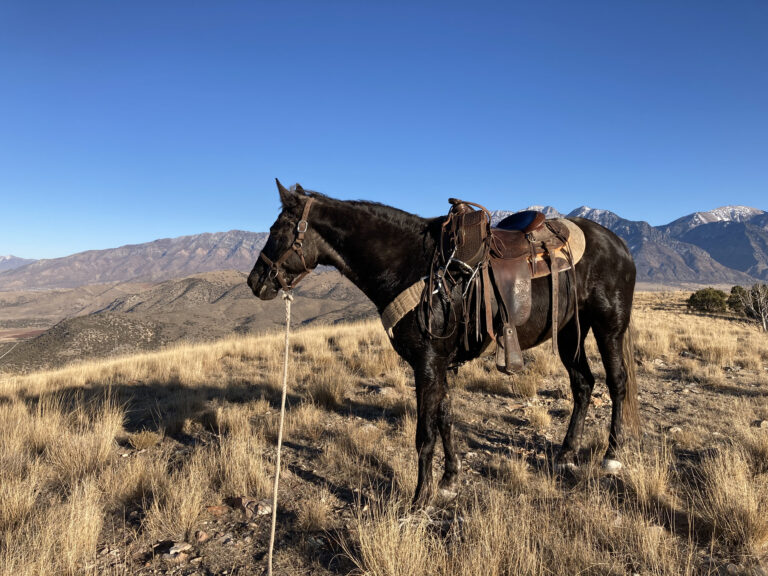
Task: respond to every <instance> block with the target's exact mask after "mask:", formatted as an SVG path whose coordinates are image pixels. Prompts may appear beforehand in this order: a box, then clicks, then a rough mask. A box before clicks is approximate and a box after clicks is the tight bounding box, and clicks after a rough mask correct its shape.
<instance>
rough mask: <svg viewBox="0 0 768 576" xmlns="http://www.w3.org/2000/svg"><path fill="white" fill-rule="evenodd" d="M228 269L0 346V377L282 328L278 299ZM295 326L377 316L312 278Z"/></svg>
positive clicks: (349, 291)
mask: <svg viewBox="0 0 768 576" xmlns="http://www.w3.org/2000/svg"><path fill="white" fill-rule="evenodd" d="M245 280H246V274H245V273H244V272H238V271H234V270H227V271H219V272H208V273H205V274H199V275H196V276H192V277H188V278H181V279H176V280H169V281H166V282H162V283H160V284H158V285H156V286H154V287H151V288H144V287H140V288H139V287H137V291H136V292H135V293H131V294H123V295H120V296H119V297H117V298H115V299H114V300H112V301H111V302H109V303H108V304H106V305H103V304H102V307H101V308H100V309H97V310H93V309H92V308H91V309H90V310H91V312H90V313H84V314H81V315H80V316H78V317H74V318H67V319H65V320H62V321H61V322H59V323H58V324H56V325H55V326H53V327H52V328H51V329H49V330H47V331H46V332H44V333H43V334H41V335H39V336H37V337H36V338H32V339H28V340H26V341H23V342H20V343H18V344H17V345H16V346H15V347H14V348H13V350H10V345H7V346H4V347H0V354H4V353H5V352H6V351H9V350H10V351H9V353H8V355H7V356H6V357H5V358H3V359H2V361H0V371H2V370H31V369H36V368H41V367H53V366H59V365H61V364H64V363H66V362H68V361H71V360H73V359H84V358H103V357H107V356H113V355H119V354H125V353H127V352H138V351H142V350H149V349H157V348H162V347H163V346H165V345H167V344H171V343H175V342H179V341H182V340H183V341H211V340H215V339H217V338H223V337H226V336H228V335H231V334H232V333H233V332H234V333H239V334H250V333H260V332H266V331H268V330H270V329H277V328H280V327H282V326H283V323H284V320H285V309H284V307H283V303H282V300H280V299H276V300H271V301H268V302H264V301H262V300H259V299H258V298H256V297H255V296H254V295H253V293H252V292H251V289H250V288H248V286H247V285H246V283H245ZM295 297H296V301H295V302H294V305H293V308H292V324H293V325H294V326H300V325H308V324H334V323H337V322H341V321H345V322H347V321H354V320H361V319H365V318H369V317H376V310H375V308H374V307H373V304H371V303H370V301H369V300H368V299H367V298H366V297H365V295H363V293H362V292H360V291H359V290H358V289H357V288H356V287H355V286H354V285H353V284H352V283H350V282H349V281H348V280H346V279H345V278H343V277H342V276H341V274H339V273H338V272H336V271H323V272H316V273H315V274H312V275H310V276H308V277H307V278H306V279H304V280H303V281H302V282H301V284H299V286H297V288H296V290H295Z"/></svg>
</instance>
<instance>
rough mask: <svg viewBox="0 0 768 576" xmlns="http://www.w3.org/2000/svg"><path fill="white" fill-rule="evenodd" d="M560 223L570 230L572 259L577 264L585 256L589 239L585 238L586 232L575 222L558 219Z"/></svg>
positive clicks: (569, 239)
mask: <svg viewBox="0 0 768 576" xmlns="http://www.w3.org/2000/svg"><path fill="white" fill-rule="evenodd" d="M557 220H558V222H562V223H563V224H565V225H566V226H568V230H569V231H570V233H571V235H570V236H569V237H568V247H569V248H570V249H571V257H572V258H573V263H574V264H576V262H578V261H579V260H581V257H582V256H584V250H585V249H586V247H587V239H586V238H585V237H584V232H582V230H581V228H579V227H578V226H577V225H576V223H575V222H571V221H570V220H566V219H565V218H558V219H557Z"/></svg>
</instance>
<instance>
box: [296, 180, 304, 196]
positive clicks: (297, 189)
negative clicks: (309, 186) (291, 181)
mask: <svg viewBox="0 0 768 576" xmlns="http://www.w3.org/2000/svg"><path fill="white" fill-rule="evenodd" d="M294 188H295V189H296V192H298V193H299V194H306V192H304V188H302V187H301V184H299V183H298V182H296V186H295V187H294Z"/></svg>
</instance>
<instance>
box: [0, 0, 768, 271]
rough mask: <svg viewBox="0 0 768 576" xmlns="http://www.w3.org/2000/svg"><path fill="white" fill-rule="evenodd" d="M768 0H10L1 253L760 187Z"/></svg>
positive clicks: (748, 201) (643, 210) (4, 37)
mask: <svg viewBox="0 0 768 576" xmlns="http://www.w3.org/2000/svg"><path fill="white" fill-rule="evenodd" d="M767 30H768V2H765V1H764V0H755V1H748V0H739V1H736V2H723V1H720V0H717V1H712V2H707V1H701V0H696V1H693V0H690V1H685V2H682V1H680V2H677V1H670V0H665V1H636V2H629V1H621V2H617V1H615V0H605V1H590V0H585V1H583V0H579V1H573V0H564V1H560V2H555V1H542V2H498V3H497V2H461V3H453V2H446V1H437V2H425V1H418V0H416V1H408V2H406V1H388V2H362V1H328V2H321V1H318V0H313V1H307V2H299V1H278V0H271V1H265V2H258V1H253V0H249V1H231V0H230V1H226V2H213V1H194V0H184V1H178V2H174V1H166V0H163V1H156V0H153V1H143V0H131V1H107V0H100V1H87V0H73V1H67V2H62V1H60V0H51V1H48V2H43V1H35V0H3V1H2V2H0V254H15V255H17V256H23V257H29V258H43V257H45V258H50V257H56V256H63V255H66V254H70V253H73V252H77V251H81V250H86V249H96V248H108V247H114V246H119V245H122V244H127V243H138V242H145V241H150V240H153V239H156V238H162V237H169V236H179V235H183V234H195V233H199V232H215V231H224V230H229V229H233V228H239V229H246V230H254V231H264V230H267V228H268V226H269V225H270V223H271V222H272V221H273V220H274V218H275V216H276V215H277V212H278V200H277V194H276V191H275V188H274V183H273V178H275V177H279V178H280V179H281V180H282V181H283V183H285V184H292V183H294V182H300V183H301V184H302V185H303V186H305V187H306V188H312V189H316V190H320V191H322V192H325V193H327V194H330V195H333V196H337V197H340V198H362V199H370V200H376V201H379V202H384V203H388V204H392V205H395V206H398V207H400V208H403V209H406V210H409V211H412V212H417V213H419V214H422V215H425V216H428V215H429V216H431V215H437V214H441V213H444V212H445V211H446V210H447V207H448V205H447V202H446V199H447V198H448V197H449V196H458V197H462V198H466V199H470V200H474V201H477V202H481V203H482V204H485V205H486V206H488V207H489V208H491V209H501V208H504V209H517V208H522V207H525V206H527V205H529V204H551V205H553V206H555V207H556V208H558V209H559V210H561V211H570V210H572V209H573V208H575V207H577V206H579V205H582V204H586V205H589V206H592V207H597V208H605V209H609V210H613V211H615V212H617V213H619V214H620V215H622V216H624V217H626V218H630V219H638V220H648V221H650V222H651V223H652V224H662V223H666V222H668V221H670V220H672V219H674V218H676V217H678V216H681V215H684V214H687V213H690V212H694V211H696V210H708V209H712V208H715V207H717V206H721V205H724V204H745V205H751V206H756V207H759V208H763V209H768V201H766V198H767V195H766V192H767V191H768V33H767V32H766V31H767Z"/></svg>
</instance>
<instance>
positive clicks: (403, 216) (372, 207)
mask: <svg viewBox="0 0 768 576" xmlns="http://www.w3.org/2000/svg"><path fill="white" fill-rule="evenodd" d="M291 191H294V192H295V191H296V186H295V185H294V186H291ZM301 192H303V193H304V195H305V196H309V197H311V198H316V199H318V200H321V201H322V202H323V203H324V204H331V205H333V206H336V207H338V208H341V209H343V208H353V209H355V210H360V211H364V212H367V213H368V214H370V215H371V216H372V217H374V218H377V219H381V220H384V221H386V222H389V223H391V224H394V225H396V226H398V227H400V228H406V229H411V230H414V231H419V230H423V229H424V227H425V226H426V225H428V224H429V223H430V222H431V221H432V220H434V219H433V218H422V217H421V216H418V215H416V214H411V213H410V212H406V211H404V210H400V209H399V208H394V207H392V206H387V205H386V204H381V203H379V202H371V201H368V200H337V199H336V198H331V197H330V196H326V195H325V194H323V193H321V192H316V191H314V190H304V189H301V191H300V193H301Z"/></svg>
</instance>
